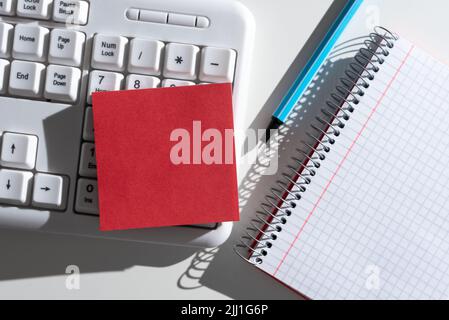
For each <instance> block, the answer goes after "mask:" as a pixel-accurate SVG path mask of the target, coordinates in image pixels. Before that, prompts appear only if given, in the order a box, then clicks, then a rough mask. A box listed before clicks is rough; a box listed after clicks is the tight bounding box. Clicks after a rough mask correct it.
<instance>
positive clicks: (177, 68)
mask: <svg viewBox="0 0 449 320" xmlns="http://www.w3.org/2000/svg"><path fill="white" fill-rule="evenodd" d="M199 52H200V49H199V48H198V47H196V46H192V45H187V44H178V43H170V44H168V45H167V46H166V57H165V66H164V76H165V77H167V78H176V79H183V80H184V79H185V80H194V79H195V78H196V60H197V56H198V53H199Z"/></svg>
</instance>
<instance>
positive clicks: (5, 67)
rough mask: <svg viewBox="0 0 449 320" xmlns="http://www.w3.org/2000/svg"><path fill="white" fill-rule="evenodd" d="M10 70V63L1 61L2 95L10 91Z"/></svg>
mask: <svg viewBox="0 0 449 320" xmlns="http://www.w3.org/2000/svg"><path fill="white" fill-rule="evenodd" d="M9 70H10V63H9V61H8V60H3V59H0V94H4V93H6V91H7V89H8V79H9Z"/></svg>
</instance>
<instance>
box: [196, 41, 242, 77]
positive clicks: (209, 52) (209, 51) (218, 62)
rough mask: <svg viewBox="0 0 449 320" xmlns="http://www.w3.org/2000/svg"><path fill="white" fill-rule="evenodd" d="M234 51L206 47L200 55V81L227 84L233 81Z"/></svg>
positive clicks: (235, 55)
mask: <svg viewBox="0 0 449 320" xmlns="http://www.w3.org/2000/svg"><path fill="white" fill-rule="evenodd" d="M236 57H237V54H236V53H235V51H234V50H230V49H220V48H212V47H207V48H204V49H203V51H202V54H201V67H200V77H199V78H200V80H201V81H206V82H218V83H227V82H231V83H232V82H233V81H234V70H235V60H236Z"/></svg>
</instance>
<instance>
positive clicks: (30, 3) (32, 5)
mask: <svg viewBox="0 0 449 320" xmlns="http://www.w3.org/2000/svg"><path fill="white" fill-rule="evenodd" d="M52 2H53V0H17V15H18V16H19V17H25V18H35V19H42V20H48V19H50V14H51V10H50V9H51V4H52Z"/></svg>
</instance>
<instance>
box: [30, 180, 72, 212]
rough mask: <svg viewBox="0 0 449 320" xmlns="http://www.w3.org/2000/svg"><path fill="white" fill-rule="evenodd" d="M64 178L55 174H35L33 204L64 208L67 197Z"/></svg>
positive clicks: (49, 207) (40, 206)
mask: <svg viewBox="0 0 449 320" xmlns="http://www.w3.org/2000/svg"><path fill="white" fill-rule="evenodd" d="M64 180H65V179H64V178H62V177H59V176H55V175H49V174H43V173H38V174H36V175H35V176H34V188H33V189H34V193H33V197H32V202H31V203H32V205H33V206H34V207H38V208H43V209H58V210H62V209H64V208H65V204H66V203H65V202H66V201H65V199H66V197H67V188H66V186H65V181H64Z"/></svg>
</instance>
